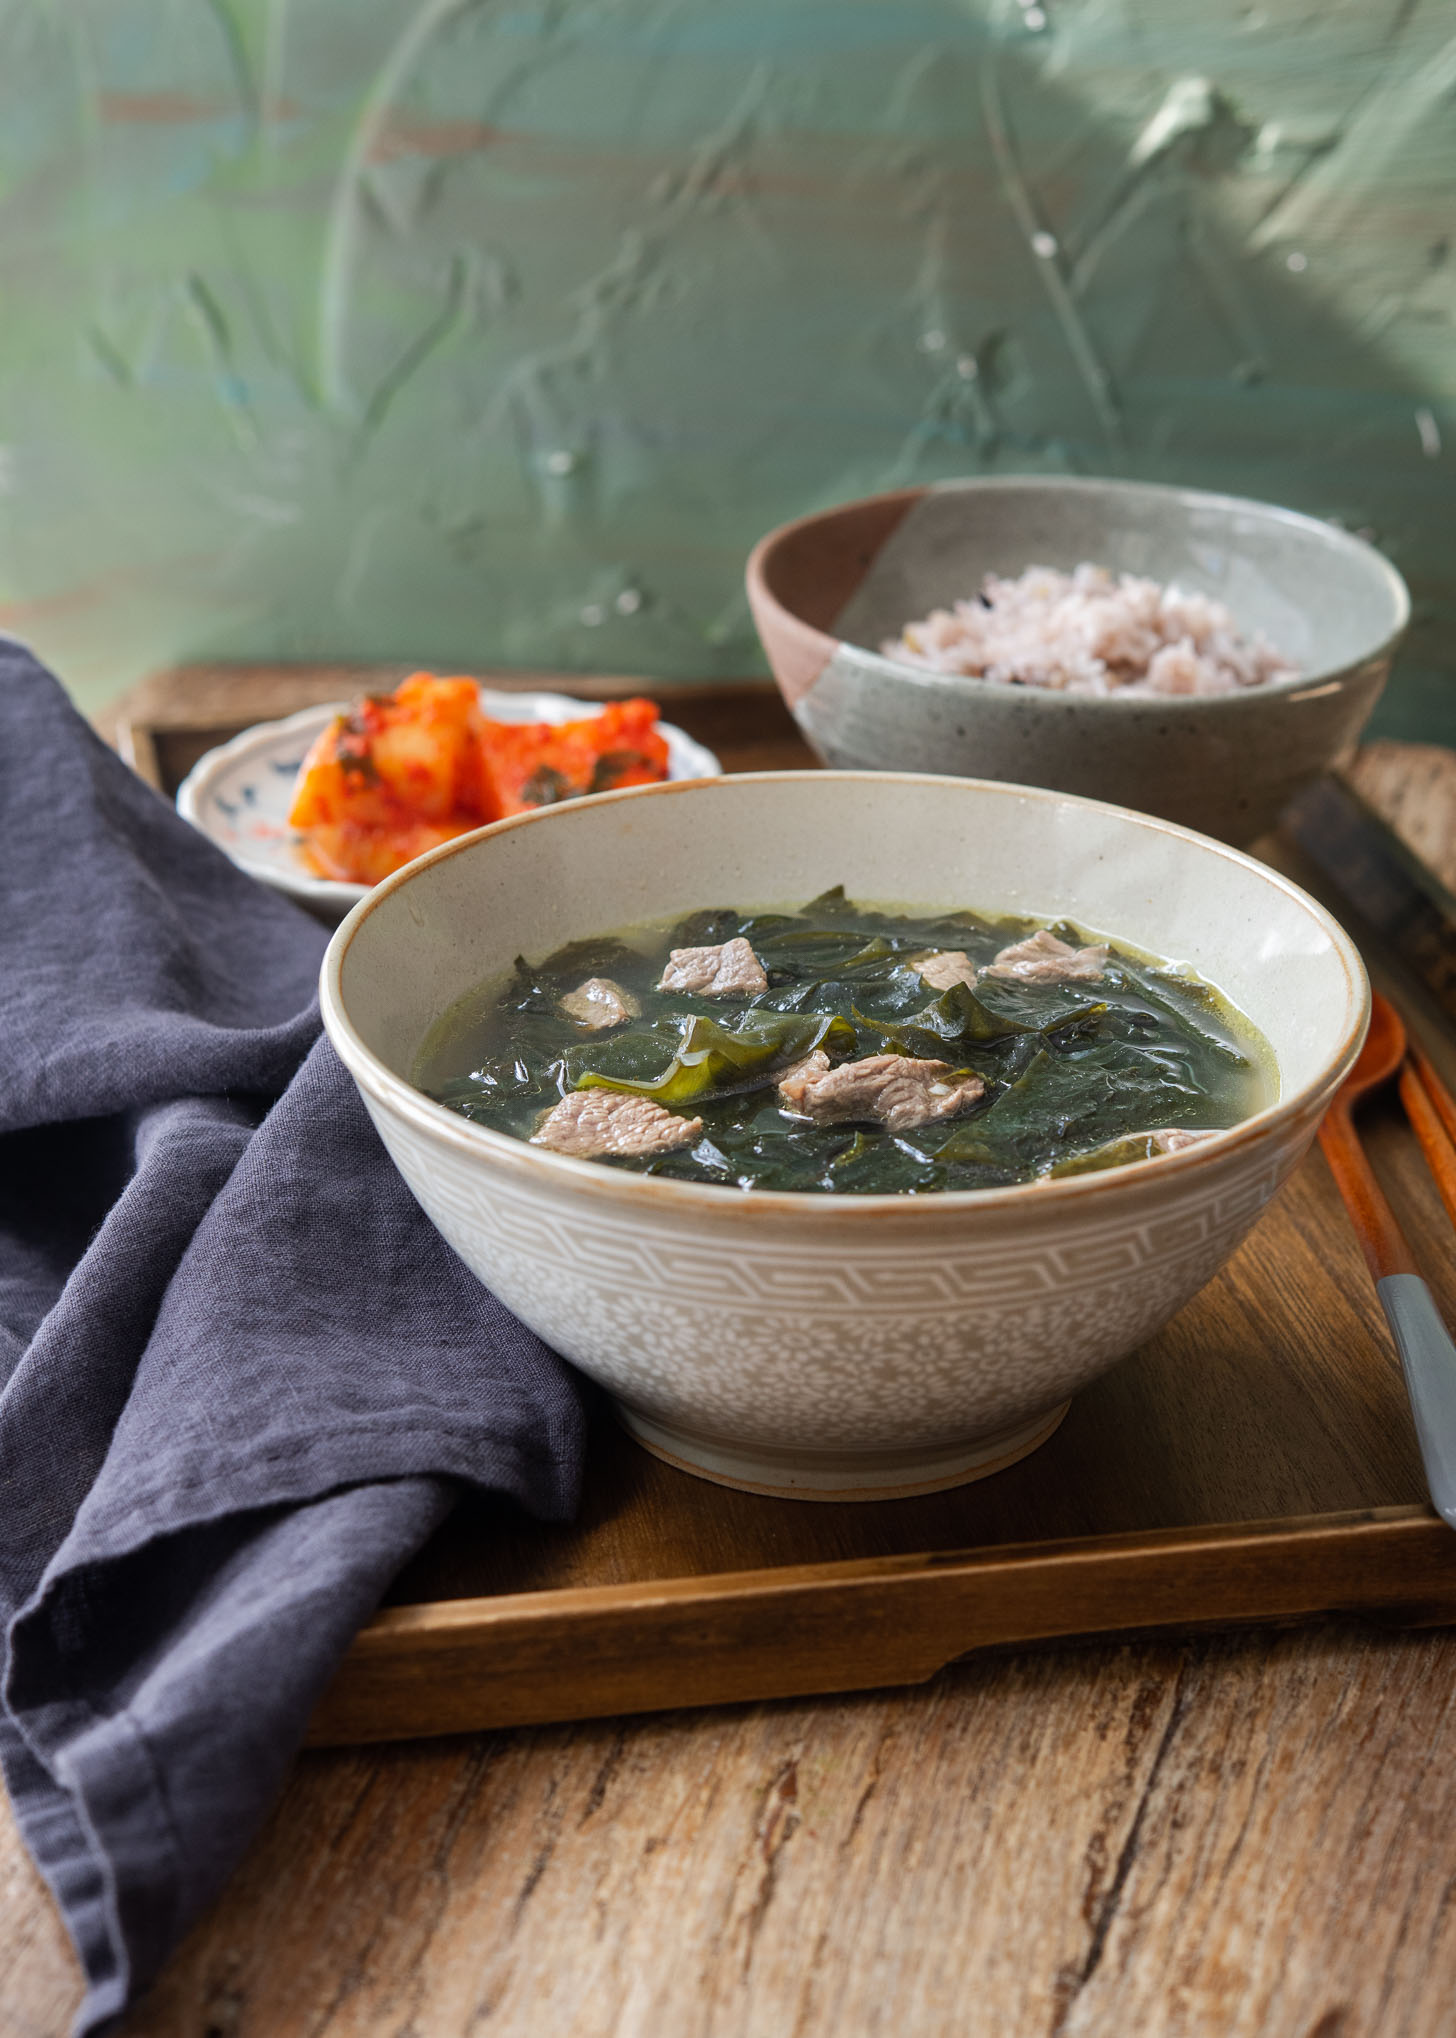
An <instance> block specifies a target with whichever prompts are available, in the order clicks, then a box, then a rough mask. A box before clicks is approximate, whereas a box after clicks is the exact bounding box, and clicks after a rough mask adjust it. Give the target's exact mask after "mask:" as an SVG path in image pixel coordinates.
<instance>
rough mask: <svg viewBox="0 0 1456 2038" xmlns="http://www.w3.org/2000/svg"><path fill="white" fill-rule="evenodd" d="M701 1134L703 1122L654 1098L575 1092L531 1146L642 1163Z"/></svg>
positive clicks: (549, 1116) (547, 1118)
mask: <svg viewBox="0 0 1456 2038" xmlns="http://www.w3.org/2000/svg"><path fill="white" fill-rule="evenodd" d="M702 1130H703V1121H702V1119H701V1118H683V1117H681V1116H679V1114H678V1113H677V1112H674V1111H664V1110H663V1108H662V1106H661V1105H660V1104H654V1103H653V1101H652V1099H651V1098H650V1097H634V1096H632V1095H630V1094H629V1093H628V1092H626V1091H625V1090H573V1091H572V1093H571V1095H570V1096H569V1097H563V1098H562V1100H561V1102H560V1103H559V1104H558V1105H556V1106H555V1108H554V1109H553V1110H551V1111H548V1112H547V1114H546V1116H545V1117H544V1118H543V1119H542V1121H541V1123H540V1125H539V1126H538V1127H537V1128H536V1130H535V1132H534V1133H533V1134H532V1135H531V1144H532V1145H533V1146H546V1147H550V1149H551V1151H552V1152H553V1153H569V1154H574V1155H575V1156H576V1158H577V1159H578V1160H584V1161H595V1160H604V1159H606V1158H607V1157H608V1156H610V1155H615V1156H617V1157H618V1158H620V1159H624V1160H626V1159H640V1158H641V1157H642V1156H644V1155H647V1154H660V1153H676V1152H677V1150H678V1148H679V1147H684V1146H691V1145H692V1144H693V1141H694V1140H695V1139H697V1138H698V1136H699V1135H700V1134H701V1132H702Z"/></svg>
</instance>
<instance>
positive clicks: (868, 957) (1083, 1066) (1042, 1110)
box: [415, 886, 1275, 1196]
mask: <svg viewBox="0 0 1456 2038" xmlns="http://www.w3.org/2000/svg"><path fill="white" fill-rule="evenodd" d="M1048 927H1049V931H1050V933H1051V934H1052V935H1054V936H1056V937H1057V938H1058V939H1059V940H1061V941H1063V942H1066V943H1067V944H1069V945H1070V946H1072V947H1080V946H1082V945H1083V944H1086V943H1088V942H1091V941H1094V940H1100V941H1104V942H1107V956H1106V961H1105V964H1104V965H1103V967H1102V971H1101V975H1100V977H1099V978H1098V979H1097V980H1095V981H1090V982H1089V981H1056V982H1022V981H1008V980H1005V979H1004V978H997V977H993V976H988V975H986V974H985V971H986V969H987V967H988V966H989V965H991V964H992V963H993V961H994V959H995V957H996V956H997V955H998V954H999V953H1001V952H1002V951H1003V950H1004V949H1006V948H1007V947H1008V946H1009V945H1011V944H1014V943H1016V942H1018V941H1020V940H1022V939H1024V938H1026V937H1027V936H1029V935H1032V934H1035V933H1036V932H1037V931H1038V930H1039V929H1043V928H1048ZM739 938H741V939H742V940H744V941H746V942H747V943H748V944H749V945H750V947H751V948H752V950H753V953H754V955H755V956H756V957H757V959H758V961H759V963H760V964H761V966H762V971H763V974H764V976H765V978H766V980H767V987H766V988H765V989H761V990H754V991H751V992H746V993H741V994H729V995H719V996H712V997H709V996H705V995H703V994H701V993H693V994H690V993H685V992H682V991H675V990H664V989H661V988H660V987H659V984H660V979H661V978H662V976H663V973H664V965H665V964H666V962H667V959H668V956H669V954H670V953H671V951H672V950H674V949H687V948H699V947H706V946H711V945H714V944H722V943H726V942H728V941H731V940H735V939H739ZM943 951H958V952H960V953H962V954H964V955H965V956H966V957H967V958H968V960H969V962H970V963H971V964H972V965H973V966H974V978H973V980H972V981H961V982H956V983H953V984H951V985H950V987H949V988H948V989H944V990H937V989H935V988H933V987H932V986H931V985H930V984H928V983H927V981H926V980H925V978H923V977H922V976H921V975H920V973H919V971H918V969H917V968H916V967H915V963H916V961H917V960H920V959H923V958H924V957H925V956H926V955H927V953H935V952H943ZM588 980H606V981H608V982H609V983H610V984H612V985H613V986H615V987H617V988H619V989H620V991H621V992H623V993H625V994H626V997H625V1003H626V1005H627V1007H628V1008H629V1012H630V1016H627V1017H625V1018H623V1019H621V1020H620V1021H619V1022H618V1023H617V1024H615V1025H612V1026H610V1027H603V1028H600V1030H596V1031H588V1030H586V1029H585V1028H584V1026H583V1024H582V1023H581V1022H580V1021H579V1020H578V1019H577V1018H574V1017H573V1016H572V1015H571V1014H570V1013H569V1012H568V1011H567V1010H566V1009H564V1007H563V1003H562V1001H563V999H564V998H568V997H570V996H571V994H572V993H573V992H576V991H577V990H578V989H579V987H580V986H582V985H583V983H584V982H586V981H588ZM633 1008H635V1009H633ZM816 1052H818V1053H820V1054H822V1055H824V1056H826V1057H827V1058H828V1060H829V1062H830V1063H831V1064H833V1065H838V1064H840V1063H843V1062H846V1061H854V1060H860V1059H863V1058H866V1057H871V1056H881V1055H903V1056H909V1057H911V1058H912V1059H917V1060H929V1061H935V1062H939V1063H941V1064H943V1065H947V1066H948V1067H949V1068H950V1069H952V1070H953V1071H955V1072H956V1075H957V1076H959V1075H960V1074H961V1073H962V1072H971V1073H973V1074H974V1075H975V1076H977V1077H979V1078H980V1081H981V1083H982V1084H983V1085H984V1089H983V1090H982V1092H981V1093H980V1095H979V1096H978V1097H977V1098H976V1100H975V1101H974V1103H972V1104H971V1105H970V1107H969V1108H968V1109H966V1110H965V1111H963V1112H961V1113H959V1114H958V1115H957V1116H956V1117H955V1118H954V1119H953V1120H950V1121H946V1120H938V1121H934V1122H930V1123H926V1124H923V1125H918V1126H913V1127H910V1128H909V1129H901V1130H892V1129H891V1128H889V1127H888V1126H886V1125H884V1124H881V1123H877V1122H875V1121H874V1119H873V1118H872V1117H869V1116H867V1117H866V1118H865V1119H864V1121H863V1122H853V1121H848V1122H846V1121H844V1120H838V1121H835V1122H828V1123H817V1122H813V1121H811V1120H806V1118H805V1117H803V1116H802V1115H798V1114H796V1113H795V1112H794V1111H792V1110H790V1109H788V1108H786V1106H785V1103H784V1099H783V1096H782V1095H781V1093H780V1091H779V1089H778V1087H777V1085H778V1082H779V1080H780V1079H781V1078H782V1077H783V1076H784V1075H785V1073H786V1071H789V1070H791V1069H793V1068H794V1067H795V1066H796V1065H799V1064H801V1063H803V1061H804V1059H805V1057H806V1056H810V1055H812V1054H814V1053H816ZM1272 1069H1273V1061H1272V1056H1271V1054H1270V1051H1269V1050H1268V1048H1267V1047H1266V1046H1265V1044H1264V1042H1263V1041H1262V1039H1261V1038H1260V1036H1259V1035H1258V1034H1257V1033H1256V1031H1255V1029H1254V1028H1253V1026H1252V1025H1251V1024H1250V1022H1249V1021H1248V1020H1247V1019H1245V1018H1244V1017H1243V1016H1242V1015H1241V1014H1240V1013H1238V1012H1236V1011H1235V1010H1234V1009H1233V1008H1232V1007H1231V1006H1230V1005H1229V1004H1228V1003H1227V1002H1226V1001H1225V1000H1224V999H1223V998H1222V997H1221V996H1220V995H1219V993H1218V992H1217V991H1216V990H1214V989H1213V988H1212V986H1210V985H1209V984H1207V983H1205V982H1203V981H1202V980H1201V979H1200V978H1198V977H1197V976H1196V975H1195V974H1193V973H1192V972H1191V971H1189V970H1186V969H1183V968H1180V967H1176V966H1174V965H1172V964H1169V963H1167V962H1163V961H1159V960H1157V959H1156V958H1152V957H1149V956H1146V955H1143V954H1141V953H1138V952H1135V951H1134V950H1132V949H1131V948H1129V947H1127V946H1124V945H1120V944H1118V943H1116V942H1115V941H1107V937H1106V936H1096V935H1091V934H1089V933H1088V932H1087V931H1086V930H1085V929H1083V928H1081V927H1079V926H1077V925H1075V924H1074V923H1072V922H1069V921H1053V922H1051V923H1048V922H1046V921H1045V920H1035V919H1024V918H1011V917H1006V916H998V915H992V914H987V913H981V912H977V911H974V910H970V909H961V910H953V911H949V912H926V911H923V910H921V911H916V910H914V909H911V908H906V907H903V906H894V907H884V906H879V905H871V904H864V903H858V902H855V901H852V900H850V899H848V898H846V897H845V894H844V890H843V887H841V886H836V887H835V888H834V889H833V890H831V891H828V892H825V893H823V894H822V895H821V896H820V897H818V898H816V899H813V900H811V901H810V902H809V903H808V904H807V905H805V906H802V907H800V908H798V909H796V910H774V911H746V910H741V909H740V908H738V907H733V906H715V907H710V908H706V909H704V910H702V911H699V912H695V913H692V914H690V915H689V916H687V917H686V918H681V917H679V918H675V919H674V920H672V921H671V922H663V921H654V922H650V923H642V924H639V925H637V926H633V927H628V928H623V929H620V930H618V931H616V932H614V933H610V934H605V935H602V936H601V937H599V938H593V939H589V940H584V941H575V942H572V943H570V944H569V945H568V946H566V947H564V948H560V949H558V950H557V951H556V952H555V953H554V954H551V955H548V956H546V957H544V958H542V959H541V960H539V961H535V962H532V961H528V960H527V959H526V958H525V957H521V958H518V959H517V962H516V964H515V967H514V969H513V971H512V972H511V974H510V975H509V976H508V977H507V978H506V979H505V981H504V982H502V981H499V980H497V981H495V982H493V983H491V984H488V985H485V986H482V987H479V988H477V989H476V990H475V991H473V992H471V993H469V994H468V995H467V996H466V997H465V998H463V999H461V1000H460V1001H459V1002H458V1003H457V1004H456V1005H455V1006H454V1007H453V1008H452V1010H451V1011H450V1012H449V1013H448V1014H447V1015H446V1016H445V1018H444V1019H443V1020H442V1021H441V1022H440V1024H439V1025H437V1026H436V1027H435V1028H434V1030H433V1032H432V1034H431V1036H430V1038H429V1039H428V1040H427V1042H426V1043H425V1047H424V1049H423V1051H422V1053H421V1055H420V1057H419V1060H418V1062H417V1065H416V1070H415V1081H416V1083H417V1085H418V1087H419V1088H421V1089H422V1090H424V1091H425V1092H426V1094H427V1095H429V1096H431V1097H432V1098H434V1099H435V1100H436V1101H437V1102H439V1103H441V1104H443V1105H445V1106H446V1107H447V1108H448V1109H450V1110H451V1111H454V1112H458V1113H459V1114H460V1115H461V1116H463V1117H465V1118H467V1119H470V1120H472V1121H473V1122H474V1123H476V1124H478V1125H483V1126H487V1127H489V1128H491V1129H492V1130H494V1131H496V1132H501V1133H505V1134H508V1135H511V1136H513V1137H515V1138H518V1139H523V1140H529V1139H532V1138H533V1137H534V1136H535V1135H536V1133H537V1131H538V1128H539V1127H540V1126H541V1124H542V1121H543V1119H544V1117H545V1116H546V1115H547V1114H548V1113H549V1112H550V1111H551V1109H552V1108H553V1107H554V1106H556V1105H557V1104H559V1103H560V1101H561V1099H562V1098H563V1097H566V1096H569V1095H570V1094H571V1093H572V1092H574V1091H576V1090H579V1089H582V1088H587V1087H595V1088H605V1089H608V1090H613V1089H615V1090H620V1091H626V1092H630V1093H633V1094H636V1095H639V1096H645V1097H648V1098H650V1099H651V1100H652V1101H653V1102H654V1103H656V1104H657V1105H659V1106H660V1107H662V1108H663V1109H665V1110H667V1111H670V1112H674V1113H681V1114H683V1115H684V1116H685V1118H687V1119H700V1120H701V1121H702V1126H701V1132H700V1133H699V1134H698V1135H697V1136H696V1137H695V1138H694V1139H693V1141H692V1143H691V1144H687V1145H683V1146H681V1147H679V1148H678V1149H677V1150H675V1151H672V1152H665V1153H654V1154H646V1155H641V1156H615V1155H614V1156H608V1157H605V1158H603V1159H602V1160H601V1161H600V1162H599V1164H600V1165H603V1166H608V1167H615V1168H627V1169H632V1170H634V1171H636V1172H639V1173H646V1174H650V1175H656V1176H662V1177H667V1178H670V1179H674V1180H678V1181H686V1182H700V1183H710V1184H716V1185H719V1186H721V1187H727V1188H731V1189H736V1190H739V1191H744V1190H747V1191H753V1190H789V1191H800V1192H803V1193H807V1194H814V1195H821V1196H823V1195H829V1196H842V1195H911V1196H913V1195H923V1194H926V1193H930V1192H936V1191H945V1190H977V1189H992V1188H1002V1187H1006V1186H1009V1185H1012V1184H1015V1183H1022V1182H1032V1181H1037V1180H1041V1179H1046V1178H1058V1177H1062V1176H1066V1175H1071V1174H1079V1173H1083V1172H1089V1171H1095V1170H1100V1169H1102V1168H1106V1167H1112V1166H1118V1165H1122V1164H1125V1163H1127V1162H1132V1161H1138V1160H1144V1159H1148V1158H1151V1157H1152V1156H1153V1155H1154V1154H1156V1153H1157V1152H1159V1151H1161V1150H1163V1144H1166V1142H1163V1143H1162V1144H1160V1143H1159V1142H1158V1141H1156V1140H1154V1139H1153V1137H1152V1135H1153V1134H1155V1133H1158V1132H1162V1133H1166V1132H1167V1131H1169V1130H1175V1131H1177V1132H1179V1133H1199V1132H1202V1133H1207V1132H1212V1131H1218V1130H1222V1129H1225V1128H1227V1127H1230V1126H1233V1125H1236V1124H1238V1123H1240V1122H1241V1121H1242V1120H1243V1119H1245V1118H1248V1117H1250V1116H1252V1115H1253V1114H1254V1113H1255V1112H1256V1111H1258V1110H1260V1109H1261V1108H1262V1107H1263V1106H1264V1105H1265V1104H1266V1103H1268V1102H1270V1101H1272V1098H1273V1095H1274V1092H1275V1083H1274V1079H1273V1074H1272Z"/></svg>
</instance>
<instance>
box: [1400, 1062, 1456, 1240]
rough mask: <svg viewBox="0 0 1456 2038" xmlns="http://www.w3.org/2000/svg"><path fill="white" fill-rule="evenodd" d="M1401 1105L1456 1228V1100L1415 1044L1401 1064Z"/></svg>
mask: <svg viewBox="0 0 1456 2038" xmlns="http://www.w3.org/2000/svg"><path fill="white" fill-rule="evenodd" d="M1400 1101H1401V1103H1402V1104H1403V1105H1404V1106H1405V1115H1406V1117H1407V1118H1409V1120H1410V1122H1411V1130H1412V1131H1413V1132H1414V1133H1415V1136H1416V1138H1417V1140H1418V1141H1419V1142H1420V1149H1421V1152H1422V1153H1423V1154H1424V1155H1425V1158H1426V1166H1427V1167H1428V1168H1429V1169H1430V1171H1431V1173H1432V1175H1433V1176H1434V1177H1435V1182H1436V1187H1437V1188H1438V1189H1439V1190H1440V1192H1441V1201H1442V1202H1443V1203H1444V1204H1445V1206H1446V1215H1447V1216H1448V1217H1449V1218H1450V1219H1451V1222H1452V1223H1453V1224H1456V1098H1453V1097H1452V1095H1451V1092H1450V1091H1449V1090H1448V1089H1447V1088H1446V1085H1445V1084H1444V1083H1443V1082H1442V1080H1441V1078H1440V1076H1439V1075H1437V1073H1436V1071H1435V1069H1434V1068H1433V1067H1432V1065H1431V1061H1430V1057H1429V1056H1428V1055H1427V1054H1426V1053H1425V1052H1424V1051H1423V1050H1422V1049H1421V1048H1419V1047H1417V1046H1416V1045H1415V1043H1414V1041H1412V1042H1411V1044H1410V1046H1409V1048H1408V1050H1407V1052H1406V1058H1405V1061H1404V1062H1403V1063H1402V1064H1401V1071H1400Z"/></svg>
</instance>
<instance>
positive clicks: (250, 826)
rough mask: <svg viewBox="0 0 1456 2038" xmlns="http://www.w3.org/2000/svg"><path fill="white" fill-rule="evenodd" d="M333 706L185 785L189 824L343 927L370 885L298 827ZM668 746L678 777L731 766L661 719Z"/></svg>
mask: <svg viewBox="0 0 1456 2038" xmlns="http://www.w3.org/2000/svg"><path fill="white" fill-rule="evenodd" d="M347 705H348V703H347V702H345V701H330V702H327V703H325V704H324V705H323V706H322V707H317V708H302V709H300V710H299V712H298V713H297V714H296V715H289V716H288V717H287V718H286V719H285V720H284V721H281V722H259V723H257V724H255V725H254V727H253V728H251V729H244V730H243V732H242V734H241V735H238V736H234V737H233V738H232V740H231V742H228V743H221V744H219V745H218V747H217V749H216V750H209V751H208V753H207V755H206V756H205V757H200V758H199V759H198V761H197V763H196V764H194V765H193V767H192V769H191V771H189V772H188V774H187V776H186V778H184V779H183V781H182V783H181V785H180V786H178V788H177V811H178V813H179V814H180V815H181V816H182V818H183V820H184V821H190V822H191V823H192V825H193V827H194V828H200V829H201V830H202V832H203V834H204V835H210V836H211V837H212V840H213V841H214V842H215V843H216V844H217V846H218V848H219V849H223V850H226V852H227V854H228V855H229V856H230V857H231V858H232V860H233V862H234V863H236V864H238V865H240V866H241V868H242V869H243V870H245V871H247V872H248V874H249V876H250V877H255V878H260V879H261V880H262V882H263V883H264V884H265V885H271V886H272V887H273V889H274V890H275V891H278V892H285V893H286V894H287V895H288V897H289V898H291V899H296V900H297V901H298V903H299V905H301V906H307V907H308V909H309V911H310V912H311V913H314V914H316V915H317V916H318V917H319V918H320V919H323V920H329V921H334V920H341V919H342V918H343V917H344V915H345V913H347V912H348V911H349V910H350V908H351V907H354V906H357V905H358V903H359V901H360V900H361V899H362V898H364V897H365V896H366V895H367V893H368V891H369V887H368V885H358V884H347V883H343V882H341V881H340V880H339V879H337V878H326V877H319V876H318V875H317V874H316V873H315V872H314V871H313V870H311V869H310V868H309V865H308V863H307V862H306V861H305V859H304V855H303V851H302V849H301V847H300V838H299V835H298V831H297V830H296V829H294V828H291V827H290V826H289V822H288V810H289V808H290V807H291V806H292V805H293V786H294V781H295V780H296V779H297V777H298V768H299V766H300V765H301V764H302V763H303V760H304V758H305V756H306V755H307V753H308V748H309V745H310V744H311V743H312V742H313V739H314V737H315V736H317V735H318V734H319V732H320V731H321V730H322V729H325V728H327V726H328V724H329V723H330V722H331V721H332V720H333V719H334V717H335V715H338V714H341V713H342V712H343V711H344V709H345V708H346V707H347ZM480 705H481V708H482V710H483V711H484V712H485V713H486V714H487V715H489V716H490V717H491V719H492V720H493V721H497V722H571V721H575V720H577V719H578V718H579V717H581V716H583V715H597V714H600V713H601V707H602V704H601V703H600V702H599V701H578V700H572V699H571V698H570V697H569V696H568V695H566V694H560V693H500V692H495V691H492V689H491V688H489V687H482V688H481V690H480ZM657 726H658V728H659V729H660V730H661V732H662V734H663V735H664V736H665V737H666V739H667V773H668V777H669V778H670V779H685V778H715V777H717V776H718V774H719V773H720V772H721V771H722V769H723V767H722V765H721V764H720V763H719V762H718V760H717V758H716V757H715V756H714V755H713V753H712V751H711V750H708V749H705V748H704V746H703V745H702V744H701V743H695V742H694V741H693V739H692V737H691V736H688V735H686V734H685V733H684V732H683V731H682V730H681V729H678V728H675V727H674V726H673V724H672V723H671V722H659V723H658V725H657Z"/></svg>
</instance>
